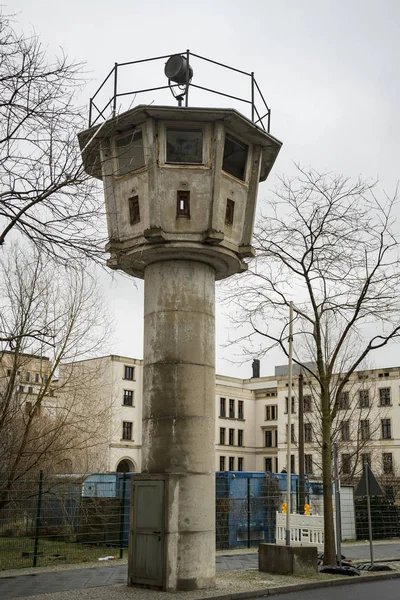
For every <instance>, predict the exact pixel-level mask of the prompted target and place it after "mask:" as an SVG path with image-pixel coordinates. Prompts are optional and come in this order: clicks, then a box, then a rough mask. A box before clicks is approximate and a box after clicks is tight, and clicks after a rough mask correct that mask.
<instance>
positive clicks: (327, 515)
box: [322, 394, 336, 565]
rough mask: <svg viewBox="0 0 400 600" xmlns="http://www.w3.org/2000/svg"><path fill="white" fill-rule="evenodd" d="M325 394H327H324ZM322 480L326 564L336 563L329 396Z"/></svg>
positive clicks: (324, 420)
mask: <svg viewBox="0 0 400 600" xmlns="http://www.w3.org/2000/svg"><path fill="white" fill-rule="evenodd" d="M324 396H325V394H324ZM322 402H323V404H325V406H324V407H323V410H322V481H323V488H324V564H325V565H333V564H336V550H335V530H334V527H333V511H332V448H331V422H330V411H329V396H328V397H327V398H325V397H323V398H322Z"/></svg>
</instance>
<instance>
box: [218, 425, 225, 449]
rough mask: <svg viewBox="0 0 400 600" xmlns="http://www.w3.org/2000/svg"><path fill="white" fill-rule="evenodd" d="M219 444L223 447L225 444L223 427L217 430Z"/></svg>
mask: <svg viewBox="0 0 400 600" xmlns="http://www.w3.org/2000/svg"><path fill="white" fill-rule="evenodd" d="M219 443H220V444H221V445H222V446H224V444H225V427H220V428H219Z"/></svg>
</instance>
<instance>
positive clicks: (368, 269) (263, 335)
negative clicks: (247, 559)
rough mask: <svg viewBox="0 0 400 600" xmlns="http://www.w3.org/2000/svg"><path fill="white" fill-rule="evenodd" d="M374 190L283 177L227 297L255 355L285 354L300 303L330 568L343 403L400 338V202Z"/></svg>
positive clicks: (326, 178) (300, 349)
mask: <svg viewBox="0 0 400 600" xmlns="http://www.w3.org/2000/svg"><path fill="white" fill-rule="evenodd" d="M376 190H377V186H376V183H374V182H373V183H370V182H367V181H362V180H358V181H356V182H355V183H354V182H352V181H351V180H350V179H348V178H345V177H343V176H340V175H333V174H320V173H318V172H316V171H314V170H303V169H301V168H300V167H298V173H297V176H296V177H295V178H293V179H288V178H282V179H281V185H280V187H279V189H278V190H277V191H276V192H275V196H274V197H273V198H272V200H271V201H270V202H269V203H268V213H267V214H265V215H263V216H262V217H261V219H260V220H259V223H258V226H257V227H256V232H255V239H254V245H255V248H256V252H257V257H256V260H255V262H254V263H253V265H252V268H250V269H249V271H248V272H247V274H245V275H244V276H241V279H240V286H239V285H237V282H236V281H235V280H233V281H232V282H231V283H230V284H229V282H228V286H230V287H228V291H227V294H226V297H227V300H228V301H229V302H231V303H233V304H234V305H235V306H236V309H237V310H236V317H235V319H236V323H237V324H239V325H240V324H246V326H247V327H248V326H249V325H250V327H251V331H250V333H245V334H243V335H242V336H241V337H240V338H239V339H240V340H241V341H242V342H246V343H247V352H249V353H251V354H253V355H254V353H255V352H257V353H258V354H261V355H262V354H263V353H266V352H268V351H269V350H270V349H271V348H273V347H279V348H281V349H282V351H283V352H284V353H285V354H286V355H287V341H288V326H289V323H288V320H289V303H290V301H293V302H294V315H295V317H294V319H295V323H294V330H295V336H294V346H295V362H297V364H299V365H301V366H303V371H304V373H308V374H309V377H310V378H311V379H313V380H314V381H315V384H316V386H317V387H318V388H319V403H320V408H319V410H320V415H321V433H322V449H321V450H322V452H321V454H322V471H323V487H324V524H325V550H324V559H325V562H326V563H333V562H334V561H335V539H334V528H333V516H332V481H331V474H332V440H333V436H332V432H333V431H334V430H333V427H334V423H335V421H336V418H337V414H338V411H339V408H340V398H341V395H342V392H343V391H344V390H345V386H346V381H347V380H348V379H349V378H350V376H351V374H352V373H353V372H354V371H355V370H356V369H357V368H358V367H359V366H360V365H361V364H362V362H363V361H364V360H365V359H366V357H367V356H368V355H369V354H370V353H371V352H373V351H374V350H377V349H379V348H382V347H383V346H385V345H386V344H388V343H389V342H390V341H393V340H396V339H397V338H398V336H399V334H400V316H399V315H400V310H399V309H400V261H399V242H398V239H397V237H396V235H395V232H394V227H393V225H394V221H395V214H394V208H395V201H396V195H395V197H393V198H389V197H388V196H387V195H385V194H380V195H379V196H378V195H377V194H376V193H375V191H376ZM238 290H239V291H238ZM247 331H248V330H247ZM236 341H238V340H236ZM249 345H250V346H249ZM309 361H312V362H313V363H314V364H315V369H309V368H308V367H307V364H306V363H307V362H309ZM338 373H342V377H341V379H340V380H338V378H337V375H336V374H338ZM307 376H308V375H307Z"/></svg>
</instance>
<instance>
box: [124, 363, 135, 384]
mask: <svg viewBox="0 0 400 600" xmlns="http://www.w3.org/2000/svg"><path fill="white" fill-rule="evenodd" d="M134 375H135V368H134V367H128V366H127V365H125V366H124V379H128V380H129V381H133V379H134Z"/></svg>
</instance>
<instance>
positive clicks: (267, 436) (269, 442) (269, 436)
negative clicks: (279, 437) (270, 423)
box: [264, 429, 273, 448]
mask: <svg viewBox="0 0 400 600" xmlns="http://www.w3.org/2000/svg"><path fill="white" fill-rule="evenodd" d="M264 437H265V447H266V448H272V446H273V444H272V431H271V430H269V429H267V431H265V432H264Z"/></svg>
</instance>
